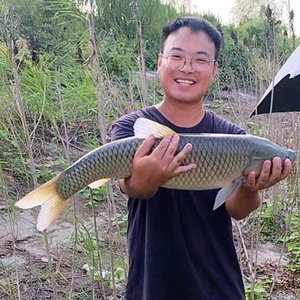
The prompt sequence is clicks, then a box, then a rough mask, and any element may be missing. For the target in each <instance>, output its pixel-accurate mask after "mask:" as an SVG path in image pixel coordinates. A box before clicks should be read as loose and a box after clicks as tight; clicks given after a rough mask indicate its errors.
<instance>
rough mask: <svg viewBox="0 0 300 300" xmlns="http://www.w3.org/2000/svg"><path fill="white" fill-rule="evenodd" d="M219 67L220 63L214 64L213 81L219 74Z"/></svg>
mask: <svg viewBox="0 0 300 300" xmlns="http://www.w3.org/2000/svg"><path fill="white" fill-rule="evenodd" d="M218 67H219V65H218V62H215V63H214V68H213V73H212V81H214V80H215V77H216V75H217V72H218Z"/></svg>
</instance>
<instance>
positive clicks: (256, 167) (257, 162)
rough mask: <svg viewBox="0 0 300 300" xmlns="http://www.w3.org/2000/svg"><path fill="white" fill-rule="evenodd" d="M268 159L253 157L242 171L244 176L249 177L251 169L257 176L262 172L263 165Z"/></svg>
mask: <svg viewBox="0 0 300 300" xmlns="http://www.w3.org/2000/svg"><path fill="white" fill-rule="evenodd" d="M265 160H267V158H266V159H261V158H256V157H253V158H252V159H251V160H250V162H249V163H248V164H247V165H246V166H245V168H244V169H243V171H242V174H243V176H245V177H247V176H248V174H249V173H250V172H251V171H255V174H256V176H258V175H259V174H260V171H261V168H262V165H263V163H264V161H265Z"/></svg>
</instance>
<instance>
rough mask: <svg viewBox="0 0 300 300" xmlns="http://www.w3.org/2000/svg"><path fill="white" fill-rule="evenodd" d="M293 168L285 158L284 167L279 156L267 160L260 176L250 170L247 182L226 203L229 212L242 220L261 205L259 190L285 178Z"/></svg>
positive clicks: (233, 216)
mask: <svg viewBox="0 0 300 300" xmlns="http://www.w3.org/2000/svg"><path fill="white" fill-rule="evenodd" d="M291 170H292V163H291V161H290V160H288V159H287V160H285V161H284V164H283V167H282V162H281V159H280V158H279V157H275V158H274V159H273V161H272V162H271V161H269V160H266V161H265V162H264V164H263V167H262V170H261V172H260V175H259V177H258V178H256V174H255V172H250V173H249V175H248V177H247V179H246V181H245V183H243V185H242V186H241V187H240V188H238V189H237V190H236V191H235V192H234V194H233V195H231V196H230V197H229V198H228V200H227V201H226V203H225V206H226V209H227V212H228V214H229V215H230V216H231V217H232V218H234V219H236V220H240V219H243V218H245V217H247V216H248V215H249V214H250V213H251V212H252V211H254V210H255V209H257V208H258V207H259V205H260V202H261V199H260V197H259V193H258V191H260V190H263V189H266V188H269V187H271V186H273V185H275V184H276V183H278V182H279V181H281V180H283V179H285V178H286V177H287V176H288V175H289V174H290V173H291Z"/></svg>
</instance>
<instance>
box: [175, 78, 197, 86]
mask: <svg viewBox="0 0 300 300" xmlns="http://www.w3.org/2000/svg"><path fill="white" fill-rule="evenodd" d="M176 82H177V83H180V84H184V85H191V84H194V81H191V80H182V79H177V80H176Z"/></svg>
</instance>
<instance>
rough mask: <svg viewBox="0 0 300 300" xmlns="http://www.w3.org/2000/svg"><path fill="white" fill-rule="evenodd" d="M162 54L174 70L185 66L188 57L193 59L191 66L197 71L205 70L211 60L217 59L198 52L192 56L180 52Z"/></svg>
mask: <svg viewBox="0 0 300 300" xmlns="http://www.w3.org/2000/svg"><path fill="white" fill-rule="evenodd" d="M160 55H161V57H162V58H164V59H166V60H167V63H168V66H169V67H170V69H172V70H181V69H182V68H183V67H184V66H185V64H186V60H187V59H190V60H191V66H192V68H193V69H194V71H196V72H203V71H205V70H206V69H207V68H208V66H209V64H210V63H211V62H216V60H215V59H214V60H211V59H209V58H208V57H207V55H203V54H198V55H195V56H193V57H191V58H189V57H185V56H183V55H181V54H178V53H176V54H175V53H171V54H169V55H168V56H163V54H162V53H160Z"/></svg>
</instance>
